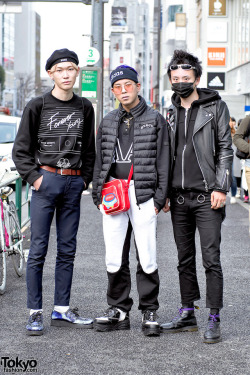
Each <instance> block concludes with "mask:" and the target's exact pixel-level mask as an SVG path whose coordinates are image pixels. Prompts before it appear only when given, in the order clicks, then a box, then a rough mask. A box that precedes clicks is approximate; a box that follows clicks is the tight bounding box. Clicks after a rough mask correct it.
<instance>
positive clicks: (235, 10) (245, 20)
mask: <svg viewBox="0 0 250 375" xmlns="http://www.w3.org/2000/svg"><path fill="white" fill-rule="evenodd" d="M249 4H250V0H237V1H235V0H215V1H214V0H188V1H187V0H182V1H178V0H176V1H169V0H168V1H166V0H162V12H163V16H162V18H163V19H162V33H161V40H162V43H161V56H162V62H161V65H160V67H161V81H160V82H161V83H160V95H161V97H162V111H163V112H166V109H167V107H168V106H169V105H170V104H171V95H172V91H171V87H170V84H169V81H168V76H167V65H168V62H169V60H170V58H171V55H172V54H173V51H174V49H179V48H182V49H185V50H187V51H188V52H191V53H193V54H194V55H196V56H198V57H199V59H200V60H201V61H202V66H203V74H202V77H201V82H200V87H207V88H211V89H215V90H218V92H219V93H220V95H221V97H222V99H223V100H224V101H225V102H226V103H227V105H228V107H229V110H230V114H231V115H232V116H234V117H235V118H236V119H237V120H238V119H239V118H242V117H244V116H245V114H246V113H247V112H246V110H247V108H248V107H247V105H248V103H249V104H250V101H249V100H250V99H249V93H250V86H249V85H248V83H247V82H248V81H249V80H247V75H248V74H249V69H250V63H249V22H250V17H249ZM248 76H249V75H248Z"/></svg>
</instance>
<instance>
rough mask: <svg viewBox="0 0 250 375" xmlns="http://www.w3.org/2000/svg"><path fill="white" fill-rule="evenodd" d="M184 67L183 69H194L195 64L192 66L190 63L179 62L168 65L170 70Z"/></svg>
mask: <svg viewBox="0 0 250 375" xmlns="http://www.w3.org/2000/svg"><path fill="white" fill-rule="evenodd" d="M179 68H181V69H184V70H190V69H196V67H195V66H192V65H190V64H179V65H170V67H169V69H170V70H177V69H179Z"/></svg>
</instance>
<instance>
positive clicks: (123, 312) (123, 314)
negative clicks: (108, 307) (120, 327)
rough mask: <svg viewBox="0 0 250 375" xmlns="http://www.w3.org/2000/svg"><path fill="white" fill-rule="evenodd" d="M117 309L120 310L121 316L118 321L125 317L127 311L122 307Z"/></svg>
mask: <svg viewBox="0 0 250 375" xmlns="http://www.w3.org/2000/svg"><path fill="white" fill-rule="evenodd" d="M117 310H118V311H119V312H120V317H119V320H118V322H121V321H122V320H124V319H125V317H126V315H127V313H126V312H125V311H122V310H121V309H117Z"/></svg>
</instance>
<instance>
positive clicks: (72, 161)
mask: <svg viewBox="0 0 250 375" xmlns="http://www.w3.org/2000/svg"><path fill="white" fill-rule="evenodd" d="M12 155H13V161H14V163H15V164H16V167H17V170H18V172H19V173H20V175H21V177H22V178H23V179H24V180H26V181H28V182H29V184H31V185H32V184H33V182H34V181H35V180H37V179H38V178H39V177H40V176H41V174H40V173H39V172H38V169H39V166H40V165H48V166H51V167H55V168H59V169H61V168H66V169H81V171H82V177H83V179H84V182H85V183H86V186H88V184H89V183H90V182H91V181H92V175H93V167H94V161H95V136H94V109H93V106H92V104H91V102H90V101H89V100H87V99H85V98H80V97H79V96H77V95H75V94H73V97H72V99H70V100H68V101H62V100H59V99H57V98H55V97H54V96H53V95H52V94H51V92H49V93H47V94H45V95H44V97H38V98H35V99H33V100H31V101H30V102H29V103H28V104H27V106H26V107H25V109H24V112H23V116H22V120H21V123H20V126H19V130H18V133H17V136H16V140H15V143H14V147H13V152H12Z"/></svg>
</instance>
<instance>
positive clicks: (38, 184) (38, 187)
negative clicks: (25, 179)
mask: <svg viewBox="0 0 250 375" xmlns="http://www.w3.org/2000/svg"><path fill="white" fill-rule="evenodd" d="M42 180H43V176H41V177H39V178H38V179H37V180H36V181H34V182H33V186H34V188H35V189H36V191H38V190H39V189H40V186H41V183H42Z"/></svg>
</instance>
